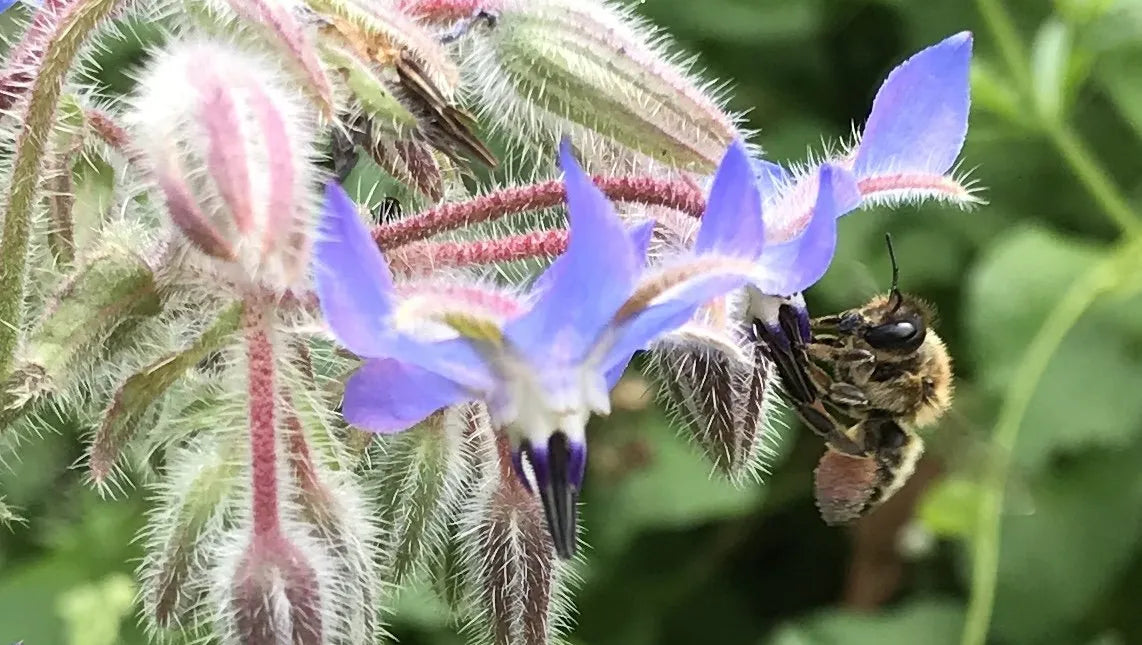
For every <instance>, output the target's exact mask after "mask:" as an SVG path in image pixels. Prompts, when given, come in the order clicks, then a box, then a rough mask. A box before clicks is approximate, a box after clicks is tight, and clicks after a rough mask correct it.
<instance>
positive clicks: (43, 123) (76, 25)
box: [0, 0, 123, 380]
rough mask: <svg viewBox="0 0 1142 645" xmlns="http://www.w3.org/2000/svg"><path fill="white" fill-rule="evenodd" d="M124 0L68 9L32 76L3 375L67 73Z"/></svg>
mask: <svg viewBox="0 0 1142 645" xmlns="http://www.w3.org/2000/svg"><path fill="white" fill-rule="evenodd" d="M122 2H123V0H78V1H76V2H74V3H72V4H71V5H69V6H68V7H67V8H66V9H64V10H63V12H64V13H63V15H62V16H61V17H60V19H59V22H58V23H57V24H56V27H55V31H54V32H53V33H52V34H51V37H50V39H49V40H48V41H47V43H46V45H45V51H44V55H43V65H42V66H41V67H40V69H39V71H38V73H37V74H36V75H35V80H34V81H33V85H32V92H31V96H30V98H29V101H28V108H27V112H26V113H25V115H24V123H23V128H22V129H21V131H20V136H19V138H18V139H17V141H16V151H15V161H14V163H13V167H12V176H11V183H10V185H9V187H8V212H7V213H6V214H5V216H4V237H3V240H2V241H0V380H3V379H5V378H7V376H8V374H9V372H10V371H11V368H12V355H13V353H14V352H15V349H16V344H17V342H18V341H19V334H20V314H21V312H20V309H21V307H22V305H23V300H24V273H25V270H26V269H27V262H28V236H29V234H30V232H31V221H32V211H33V209H34V208H35V205H36V201H37V197H38V195H39V191H40V174H41V172H42V169H43V162H44V155H45V153H46V152H47V148H48V138H49V136H48V135H50V134H51V130H52V125H53V124H54V123H55V114H56V108H57V106H58V104H59V98H60V93H61V92H62V91H63V83H64V79H65V78H66V76H67V73H68V72H69V71H70V70H71V68H72V64H73V62H74V60H75V57H76V54H78V53H79V49H80V47H81V46H82V45H83V43H84V41H85V40H86V39H87V36H88V35H89V34H90V33H91V32H92V30H94V29H95V28H96V27H97V26H98V25H99V24H100V23H101V22H103V20H105V19H107V18H108V17H109V16H110V15H111V14H112V12H113V11H114V10H115V9H116V8H117V7H118V5H119V4H121V3H122Z"/></svg>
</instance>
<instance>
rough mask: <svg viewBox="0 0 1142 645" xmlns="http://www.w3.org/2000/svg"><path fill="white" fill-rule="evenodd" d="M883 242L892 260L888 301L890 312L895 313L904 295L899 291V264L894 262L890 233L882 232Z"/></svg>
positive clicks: (894, 255) (902, 301) (894, 254)
mask: <svg viewBox="0 0 1142 645" xmlns="http://www.w3.org/2000/svg"><path fill="white" fill-rule="evenodd" d="M884 243H885V244H887V245H888V259H889V260H890V261H891V262H892V291H891V296H890V300H889V301H890V302H892V301H895V302H893V304H892V311H891V313H896V310H897V309H900V305H902V304H904V295H903V294H901V293H900V265H898V264H896V251H894V250H893V249H892V234H891V233H885V234H884Z"/></svg>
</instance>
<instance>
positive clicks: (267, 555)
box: [227, 531, 326, 645]
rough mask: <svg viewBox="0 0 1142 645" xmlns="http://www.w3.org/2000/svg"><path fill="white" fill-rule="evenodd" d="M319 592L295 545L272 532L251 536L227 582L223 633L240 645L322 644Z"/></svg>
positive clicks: (303, 555)
mask: <svg viewBox="0 0 1142 645" xmlns="http://www.w3.org/2000/svg"><path fill="white" fill-rule="evenodd" d="M322 587H323V583H322V581H321V580H320V579H319V577H318V575H317V571H316V569H315V567H314V566H313V562H312V561H311V559H310V557H309V555H308V554H307V553H306V552H305V551H303V550H302V549H301V548H300V547H299V546H298V545H296V544H294V543H293V542H292V541H290V540H289V539H287V538H286V536H285V535H283V534H282V533H280V532H277V531H273V532H268V533H255V534H254V535H253V536H252V537H251V539H250V542H249V544H248V545H247V547H246V550H245V552H244V553H243V554H242V557H241V559H240V560H239V561H238V567H237V570H236V571H235V572H234V575H233V578H232V579H231V582H230V594H231V595H230V598H229V602H228V607H227V609H228V610H229V613H230V614H231V620H232V621H233V624H232V625H231V626H230V627H231V629H232V631H231V630H227V631H228V632H231V633H233V634H234V636H236V638H235V639H234V642H237V643H243V645H263V644H264V645H277V644H278V643H293V644H294V645H322V644H323V643H325V642H326V641H325V633H326V632H325V628H324V626H323V624H322V623H323V620H322V619H323V615H322V591H323V588H322Z"/></svg>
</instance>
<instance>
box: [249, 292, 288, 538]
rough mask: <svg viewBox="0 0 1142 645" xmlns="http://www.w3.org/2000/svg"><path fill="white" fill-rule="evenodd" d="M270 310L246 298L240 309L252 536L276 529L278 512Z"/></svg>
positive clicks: (273, 532)
mask: <svg viewBox="0 0 1142 645" xmlns="http://www.w3.org/2000/svg"><path fill="white" fill-rule="evenodd" d="M270 316H272V309H271V308H270V305H269V304H268V303H266V302H265V301H263V300H260V299H258V298H256V297H250V298H248V299H247V300H246V302H245V303H244V307H243V309H242V329H243V333H244V334H245V337H246V362H247V369H248V370H249V379H248V381H247V385H246V387H247V392H248V394H249V414H250V419H249V421H250V476H251V483H252V489H253V502H252V504H251V506H252V512H253V516H254V535H255V536H262V535H271V534H276V533H277V532H279V530H280V524H279V514H278V458H277V415H276V412H277V410H276V409H277V400H276V394H275V389H274V388H275V383H274V381H275V378H274V377H275V374H274V372H275V365H274V348H273V341H272V340H271V338H270V334H271V332H272V330H271V327H270Z"/></svg>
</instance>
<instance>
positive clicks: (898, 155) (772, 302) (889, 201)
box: [751, 31, 978, 340]
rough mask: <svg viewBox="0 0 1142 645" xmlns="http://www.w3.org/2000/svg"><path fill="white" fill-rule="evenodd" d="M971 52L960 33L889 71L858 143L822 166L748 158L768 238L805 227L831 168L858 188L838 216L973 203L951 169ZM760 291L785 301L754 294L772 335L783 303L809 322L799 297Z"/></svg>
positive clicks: (964, 119) (963, 116) (960, 138)
mask: <svg viewBox="0 0 1142 645" xmlns="http://www.w3.org/2000/svg"><path fill="white" fill-rule="evenodd" d="M971 51H972V36H971V33H970V32H966V31H964V32H960V33H958V34H955V35H954V36H950V37H948V38H946V39H944V40H942V41H940V42H939V43H936V44H935V45H932V46H930V47H928V48H926V49H923V50H921V51H920V52H918V53H916V54H914V55H913V56H912V57H910V58H909V59H908V60H906V61H904V62H903V63H901V64H900V65H899V66H898V67H896V68H895V69H893V70H892V72H891V73H889V75H888V78H887V79H885V81H884V84H883V85H881V87H880V89H879V90H878V91H877V93H876V97H875V98H874V99H873V102H872V110H871V111H870V112H869V116H868V120H867V121H866V123H865V127H864V132H863V134H862V135H861V136H860V137H859V139H858V143H857V144H856V145H855V146H853V147H851V148H849V149H848V150H847V151H845V152H843V153H842V154H840V155H837V156H836V157H834V158H832V159H830V160H829V161H828V162H827V163H824V164H820V165H814V164H810V165H808V166H807V167H805V168H802V169H799V170H795V171H792V172H791V171H788V170H786V169H785V168H782V167H781V166H778V165H777V164H773V163H769V162H766V161H755V162H754V170H755V172H756V173H757V177H758V182H759V183H760V184H761V185H762V186H763V188H762V190H763V192H766V191H767V190H772V192H773V194H775V195H778V197H777V198H776V199H775V200H774V201H773V202H771V203H767V204H766V216H767V222H768V223H769V227H770V231H771V237H772V238H773V239H785V238H786V237H790V236H796V235H797V234H798V231H799V230H801V229H803V228H804V227H805V226H806V225H807V221H808V215H809V213H810V212H811V209H810V207H809V204H811V203H813V201H814V200H815V196H816V194H817V185H818V184H819V182H820V181H821V172H822V170H823V169H824V168H826V167H828V166H832V165H835V166H840V167H842V168H844V169H846V170H848V171H850V172H851V173H852V174H853V177H854V179H855V181H856V185H857V189H858V191H859V199H857V200H855V201H853V202H851V203H849V204H845V205H842V207H841V208H840V209H839V210H838V212H837V215H838V216H841V215H845V214H847V213H850V212H852V211H854V210H856V209H857V208H860V207H862V206H869V205H895V204H899V203H902V202H909V201H923V200H926V199H938V200H942V201H947V202H951V203H953V204H957V205H960V206H967V205H971V204H974V203H976V202H977V201H978V200H977V198H976V197H975V195H974V194H973V192H972V188H971V185H970V184H969V183H966V182H965V181H964V179H963V177H957V176H955V172H954V167H955V163H956V159H957V158H958V157H959V154H960V150H961V149H962V148H963V144H964V138H965V136H966V134H967V129H968V108H969V105H970V100H971V99H970V79H969V70H970V64H971ZM762 293H764V294H767V295H774V296H791V297H789V298H763V297H759V296H760V294H757V293H754V298H753V311H752V312H751V313H753V314H754V315H755V316H756V317H757V318H760V319H761V320H763V321H764V322H765V323H766V324H767V326H769V327H770V328H771V331H774V332H775V334H776V335H777V337H778V338H782V337H786V336H787V334H784V333H782V331H781V330H780V326H779V324H778V311H779V309H780V308H781V307H782V306H786V307H789V308H791V309H792V310H793V311H794V314H795V315H796V318H797V319H798V320H797V325H798V326H799V327H805V326H806V325H807V324H808V314H807V312H806V311H805V305H804V301H803V300H802V299H801V298H800V295H799V294H781V293H775V292H770V291H764V290H762ZM802 331H803V333H807V330H802ZM785 340H789V339H788V338H785Z"/></svg>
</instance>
